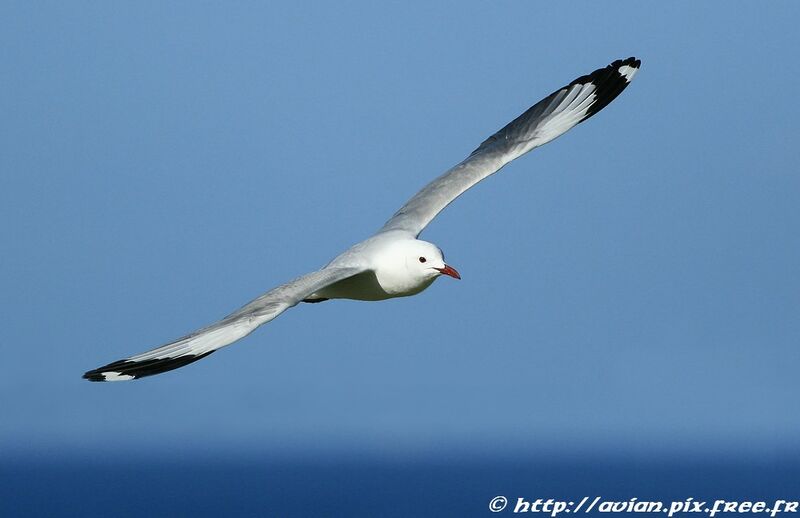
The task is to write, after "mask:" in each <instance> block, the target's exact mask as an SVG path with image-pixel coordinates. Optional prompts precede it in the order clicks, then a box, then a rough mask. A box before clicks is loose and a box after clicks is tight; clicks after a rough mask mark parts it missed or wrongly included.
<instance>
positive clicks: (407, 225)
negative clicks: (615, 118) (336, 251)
mask: <svg viewBox="0 0 800 518" xmlns="http://www.w3.org/2000/svg"><path fill="white" fill-rule="evenodd" d="M640 65H641V62H640V61H639V60H638V59H635V58H632V57H631V58H627V59H623V60H617V61H614V62H613V63H611V64H610V65H608V66H607V67H605V68H601V69H598V70H595V71H594V72H592V73H591V74H588V75H585V76H581V77H579V78H578V79H576V80H574V81H573V82H571V83H570V84H568V85H567V86H565V87H563V88H561V89H559V90H557V91H555V92H553V93H552V94H550V95H549V96H547V97H545V98H544V99H542V100H541V101H539V102H538V103H536V104H535V105H533V106H532V107H531V108H529V109H528V110H527V111H526V112H525V113H523V114H522V115H520V116H519V117H517V118H516V119H514V120H513V121H511V122H510V123H509V124H508V125H506V126H505V127H504V128H502V129H501V130H500V131H498V132H497V133H495V134H494V135H492V136H491V137H489V138H488V139H486V140H485V141H484V142H483V143H482V144H481V145H480V146H479V147H478V148H477V149H476V150H475V151H473V152H472V153H471V154H470V155H469V157H467V158H466V160H464V161H463V162H461V163H460V164H458V165H456V166H455V167H453V168H452V169H450V170H449V171H447V172H446V173H444V174H443V175H441V176H440V177H439V178H437V179H436V180H434V181H432V182H431V183H429V184H428V185H426V186H425V187H424V188H423V189H422V190H421V191H419V192H418V193H417V194H416V195H414V197H413V198H411V199H410V200H408V202H407V203H406V204H405V205H403V207H402V208H401V209H400V210H398V211H397V212H396V213H395V214H394V216H392V218H391V219H390V220H389V221H387V222H386V224H385V225H384V226H383V227H382V228H381V229H380V230H379V231H378V233H380V232H388V231H391V230H401V231H405V232H409V233H412V234H414V235H415V236H416V235H419V233H420V232H422V230H423V229H424V228H425V227H426V226H427V225H428V223H430V222H431V220H433V218H434V217H436V215H437V214H439V212H441V211H442V209H444V208H445V207H446V206H447V205H449V204H450V202H452V201H453V200H455V199H456V198H457V197H458V196H459V195H461V193H463V192H464V191H466V190H467V189H469V188H470V187H472V186H473V185H475V184H476V183H478V182H480V181H481V180H483V179H484V178H486V177H487V176H490V175H492V174H494V173H496V172H497V171H499V170H500V168H502V167H503V166H504V165H506V164H507V163H509V162H511V161H512V160H514V159H516V158H519V157H520V156H522V155H524V154H525V153H527V152H528V151H530V150H532V149H534V148H536V147H539V146H541V145H543V144H546V143H548V142H550V141H551V140H553V139H555V138H556V137H558V136H560V135H563V134H564V133H566V132H567V131H568V130H569V129H570V128H572V127H573V126H575V125H577V124H579V123H580V122H583V121H585V120H586V119H588V118H589V117H591V116H592V115H594V114H595V113H597V112H598V111H600V110H601V109H603V108H604V107H605V106H606V105H607V104H608V103H610V102H611V101H613V100H614V98H615V97H617V96H618V95H619V94H620V92H622V91H623V90H624V89H625V87H626V86H628V84H629V83H630V81H631V79H633V76H634V75H635V74H636V72H637V71H638V70H639V66H640Z"/></svg>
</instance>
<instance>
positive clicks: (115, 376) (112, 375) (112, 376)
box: [101, 371, 133, 381]
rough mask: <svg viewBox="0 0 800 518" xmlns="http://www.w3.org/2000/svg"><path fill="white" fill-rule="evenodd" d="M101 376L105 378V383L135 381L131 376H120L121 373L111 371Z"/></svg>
mask: <svg viewBox="0 0 800 518" xmlns="http://www.w3.org/2000/svg"><path fill="white" fill-rule="evenodd" d="M101 374H102V375H103V376H104V377H105V381H128V380H132V379H133V376H131V375H129V374H120V373H119V372H112V371H109V372H103V373H101Z"/></svg>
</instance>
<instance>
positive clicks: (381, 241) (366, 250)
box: [83, 58, 641, 381]
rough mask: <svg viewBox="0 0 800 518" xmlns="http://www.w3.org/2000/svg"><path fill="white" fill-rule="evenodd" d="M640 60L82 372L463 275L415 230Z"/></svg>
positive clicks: (578, 83)
mask: <svg viewBox="0 0 800 518" xmlns="http://www.w3.org/2000/svg"><path fill="white" fill-rule="evenodd" d="M640 64H641V63H640V61H639V60H638V59H635V58H627V59H624V60H618V61H615V62H613V63H611V64H610V65H608V66H607V67H604V68H601V69H598V70H595V71H594V72H592V73H591V74H588V75H585V76H581V77H579V78H577V79H575V80H574V81H572V82H571V83H570V84H568V85H567V86H565V87H563V88H560V89H558V90H556V91H555V92H553V93H552V94H550V95H549V96H547V97H545V98H544V99H542V100H541V101H540V102H538V103H536V104H535V105H533V106H532V107H531V108H529V109H528V110H526V111H525V112H524V113H523V114H522V115H520V116H519V117H517V118H516V119H514V120H513V121H511V122H510V123H509V124H507V125H506V126H504V127H503V128H502V129H500V130H499V131H498V132H496V133H495V134H493V135H492V136H490V137H489V138H488V139H486V140H485V141H483V143H481V145H480V146H478V148H477V149H475V151H473V152H472V153H471V154H470V155H469V156H468V157H467V158H466V159H465V160H463V161H462V162H461V163H459V164H458V165H456V166H455V167H453V168H452V169H450V170H449V171H447V172H446V173H444V174H443V175H441V176H440V177H438V178H436V179H435V180H434V181H432V182H431V183H429V184H428V185H426V186H425V187H424V188H423V189H422V190H420V191H419V192H418V193H417V194H415V195H414V196H413V197H412V198H411V199H410V200H409V201H408V202H407V203H406V204H405V205H403V207H401V208H400V210H398V211H397V212H396V213H395V214H394V216H392V217H391V218H390V219H389V221H387V222H386V224H385V225H384V226H383V227H382V228H381V229H380V230H379V231H378V232H377V233H376V234H375V235H373V236H371V237H369V238H368V239H365V240H364V241H361V242H360V243H357V244H355V245H353V246H352V247H350V248H349V249H347V250H346V251H345V252H343V253H341V254H339V255H338V256H336V257H335V258H334V259H333V260H332V261H331V262H330V263H328V264H327V265H326V266H325V267H324V268H322V269H320V270H318V271H315V272H311V273H309V274H306V275H303V276H301V277H298V278H296V279H294V280H292V281H290V282H288V283H286V284H283V285H281V286H278V287H277V288H274V289H272V290H270V291H268V292H267V293H265V294H264V295H261V296H260V297H258V298H256V299H255V300H253V301H251V302H249V303H248V304H246V305H244V306H243V307H241V308H240V309H238V310H237V311H234V312H233V313H231V314H230V315H228V316H226V317H225V318H223V319H222V320H220V321H219V322H216V323H214V324H212V325H210V326H208V327H205V328H203V329H200V330H198V331H195V332H193V333H190V334H188V335H186V336H184V337H182V338H179V339H177V340H174V341H172V342H170V343H168V344H166V345H163V346H161V347H158V348H156V349H152V350H150V351H146V352H144V353H141V354H137V355H134V356H130V357H128V358H125V359H123V360H119V361H116V362H113V363H110V364H108V365H104V366H103V367H100V368H97V369H93V370H91V371H89V372H87V373H85V374H84V375H83V377H84V378H85V379H88V380H89V381H122V380H131V379H136V378H141V377H144V376H151V375H153V374H159V373H161V372H166V371H169V370H172V369H176V368H178V367H182V366H183V365H187V364H189V363H192V362H194V361H197V360H199V359H201V358H204V357H206V356H208V355H209V354H211V353H212V352H214V351H216V350H217V349H220V348H222V347H224V346H226V345H229V344H231V343H233V342H235V341H237V340H239V339H241V338H244V337H245V336H247V335H248V334H250V333H251V332H253V330H255V329H256V328H257V327H258V326H260V325H262V324H265V323H267V322H269V321H270V320H272V319H274V318H275V317H277V316H278V315H280V314H281V313H283V312H284V311H286V310H287V309H289V308H290V307H293V306H296V305H297V304H299V303H300V302H321V301H323V300H328V299H354V300H365V301H377V300H385V299H390V298H394V297H408V296H411V295H416V294H418V293H420V292H422V291H423V290H425V289H426V288H428V287H429V286H430V285H431V284H433V282H434V281H435V280H436V279H437V278H438V277H440V276H441V275H448V276H450V277H454V278H456V279H460V278H461V276H460V275H459V273H458V272H457V271H456V270H455V269H454V268H452V267H451V266H449V265H448V264H446V263H445V262H444V255H443V254H442V251H441V250H440V249H439V247H437V246H436V245H434V244H432V243H429V242H427V241H422V240H420V239H418V236H419V234H420V232H422V230H424V228H425V227H426V226H427V225H428V223H430V222H431V220H432V219H433V218H434V217H436V215H437V214H438V213H439V212H441V211H442V209H444V208H445V207H446V206H447V205H449V204H450V203H451V202H452V201H453V200H455V199H456V198H457V197H458V196H460V195H461V194H462V193H463V192H464V191H466V190H467V189H469V188H470V187H472V186H473V185H475V184H476V183H478V182H479V181H481V180H483V179H485V178H487V177H488V176H490V175H492V174H494V173H496V172H497V171H499V170H500V169H501V168H502V167H503V166H504V165H506V164H507V163H509V162H511V161H512V160H515V159H516V158H519V157H520V156H522V155H524V154H525V153H527V152H528V151H531V150H532V149H535V148H536V147H538V146H541V145H543V144H546V143H547V142H550V141H551V140H553V139H554V138H556V137H558V136H560V135H562V134H564V133H565V132H567V131H568V130H569V129H570V128H572V127H574V126H575V125H577V124H579V123H580V122H582V121H584V120H586V119H588V118H589V117H591V116H592V115H594V114H595V113H597V112H598V111H600V110H601V109H602V108H604V107H605V106H606V105H608V103H610V102H611V101H612V100H613V99H614V98H616V97H617V95H619V94H620V92H622V90H624V89H625V87H627V85H628V84H629V83H630V81H631V79H633V76H634V75H635V74H636V72H637V71H638V70H639V66H640Z"/></svg>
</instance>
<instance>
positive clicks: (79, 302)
mask: <svg viewBox="0 0 800 518" xmlns="http://www.w3.org/2000/svg"><path fill="white" fill-rule="evenodd" d="M798 15H800V6H798V4H796V3H791V2H774V3H769V4H763V3H755V2H750V3H737V4H736V8H735V9H733V8H731V6H730V4H729V3H722V2H707V3H705V2H704V3H697V2H673V3H669V4H655V3H640V2H627V3H626V2H616V3H613V4H611V3H608V4H606V3H589V2H572V3H541V2H536V3H522V2H520V3H513V4H509V5H502V6H500V5H497V4H493V3H486V2H445V3H437V4H436V5H431V4H429V3H419V4H408V3H406V2H401V3H392V4H388V3H349V2H346V3H336V4H335V5H334V4H330V5H312V4H304V3H294V2H293V3H290V4H286V5H268V4H261V3H236V4H235V5H233V4H210V3H202V4H195V3H180V2H176V3H171V4H170V5H169V6H164V5H161V4H160V3H149V4H145V5H140V4H139V3H131V4H122V3H79V2H72V3H69V4H65V3H50V4H36V5H34V4H30V3H26V2H18V3H15V4H14V3H6V4H4V5H3V7H0V49H2V50H0V55H1V56H2V60H1V61H2V63H3V64H4V73H3V80H2V84H0V92H2V95H0V113H2V114H3V117H2V119H0V171H2V172H1V173H0V239H2V243H3V246H4V252H3V254H2V256H1V258H0V261H2V262H1V263H0V264H2V268H0V286H2V298H0V305H2V306H1V307H2V314H3V315H4V319H3V320H4V326H3V332H2V344H3V346H2V347H3V360H4V365H5V369H4V376H2V378H0V390H2V392H3V394H6V396H5V398H4V402H3V411H4V412H3V413H4V419H2V420H0V444H2V445H4V447H3V451H4V452H6V453H8V452H11V451H30V452H34V453H41V454H42V455H43V456H46V455H49V454H50V453H52V452H54V451H59V452H64V451H77V450H91V451H115V450H117V449H119V448H125V449H126V450H139V451H150V452H152V451H162V450H163V451H167V450H169V451H177V450H178V449H180V448H188V449H193V448H202V449H203V451H211V452H214V451H219V452H223V451H231V450H239V449H241V450H247V451H253V449H257V450H258V451H262V452H265V453H281V452H293V451H295V452H305V453H306V454H308V453H309V452H310V453H311V454H313V453H314V452H329V451H339V450H344V451H350V452H353V454H354V455H358V454H368V453H380V454H385V455H393V454H397V455H401V456H402V455H411V454H414V453H415V452H416V453H419V452H426V451H442V450H446V449H448V448H453V449H456V450H459V449H470V450H472V451H480V450H481V449H483V450H486V451H488V450H492V449H498V448H502V449H512V450H517V451H533V450H536V451H540V450H544V451H548V452H570V451H590V452H591V451H599V450H601V449H608V448H610V449H612V450H615V451H638V452H692V451H709V450H714V451H722V452H738V453H743V454H748V453H752V454H765V453H768V454H771V455H783V454H785V453H786V452H796V451H797V448H798V446H799V445H798V443H797V437H798V431H800V414H798V412H796V408H797V402H796V401H797V394H798V390H800V381H798V380H800V378H799V377H798V376H797V369H798V364H800V352H798V347H797V345H798V343H800V319H799V318H798V311H799V310H800V275H798V264H800V243H798V238H797V229H798V227H800V215H799V214H798V210H797V199H798V194H799V193H800V176H798V164H800V152H799V151H798V149H800V148H798V146H797V145H796V142H795V138H796V135H797V120H798V115H800V107H798V106H800V105H798V103H797V102H795V100H794V99H793V95H792V94H793V92H794V87H795V86H796V85H797V84H798V82H799V81H800V64H799V63H798V60H797V59H796V49H797V48H799V47H800V36H798V33H797V30H796V21H797V19H798ZM630 55H635V56H637V57H639V58H641V59H642V62H643V65H642V71H641V73H640V74H639V75H638V76H637V78H636V80H635V81H634V83H633V84H632V85H631V87H630V88H629V89H628V90H626V91H625V92H624V94H623V95H622V96H621V97H620V98H618V99H617V100H616V101H615V102H614V103H613V104H611V105H610V106H609V107H608V108H607V109H605V110H604V111H603V112H602V113H600V114H599V115H597V116H596V117H595V118H593V119H592V120H590V121H588V122H587V123H585V124H582V125H580V126H579V127H577V128H575V129H574V130H573V131H571V132H570V133H568V134H567V135H565V136H564V137H562V138H560V139H558V140H557V141H554V142H552V143H551V144H548V145H547V146H545V147H544V148H541V149H539V150H536V151H535V152H534V153H531V154H530V155H527V156H525V157H524V158H522V159H521V160H519V161H517V162H515V163H514V164H512V165H510V166H508V167H507V168H506V169H504V170H503V171H502V173H501V174H500V175H498V176H495V177H493V178H491V179H490V180H489V181H487V182H484V183H482V184H481V185H479V186H478V187H476V188H474V189H473V190H471V191H470V192H468V193H467V194H465V195H464V196H463V197H462V198H461V199H459V200H458V201H457V202H456V203H454V204H453V205H452V206H450V207H449V208H448V209H447V210H446V211H445V212H444V213H442V214H441V215H440V216H439V217H438V218H437V220H436V221H435V222H434V223H433V224H432V225H431V226H430V227H429V228H428V230H427V231H426V232H425V233H424V234H423V237H424V238H425V239H427V240H430V241H433V242H435V243H436V244H438V245H439V246H440V247H441V248H442V249H443V250H444V251H445V253H446V255H447V259H448V262H450V263H452V264H453V265H454V266H455V267H456V268H458V270H459V271H460V272H461V274H462V276H463V280H462V281H461V282H456V281H452V280H450V279H442V280H439V281H438V282H436V283H435V284H434V286H433V287H432V288H430V289H429V290H427V291H426V292H425V293H423V294H422V295H420V296H417V297H413V298H409V299H401V300H393V301H387V302H382V303H358V302H335V303H326V304H318V305H313V306H300V307H298V308H295V309H293V310H291V311H289V312H287V313H286V314H284V315H283V316H281V317H280V318H279V319H277V320H276V321H274V322H272V323H270V324H269V325H268V326H265V327H263V328H261V329H259V330H258V331H257V332H256V333H254V334H253V335H251V336H249V337H248V338H246V339H245V340H243V341H242V342H241V343H238V344H237V345H235V346H233V347H230V348H228V349H225V350H223V351H221V352H219V353H217V354H215V355H213V356H211V357H209V358H208V359H206V360H203V361H201V362H198V363H196V364H194V365H192V366H190V367H187V368H184V369H181V370H178V371H175V372H172V373H169V374H166V375H163V376H158V377H154V378H149V379H146V380H142V381H140V382H136V383H119V384H102V385H98V384H90V383H87V382H85V381H83V380H81V379H80V376H81V374H82V373H83V372H84V371H85V370H87V369H90V368H94V367H97V366H99V365H101V364H104V363H106V362H109V361H112V360H116V359H119V358H121V357H124V356H127V355H129V354H132V353H136V352H140V351H142V350H145V349H149V348H151V347H154V346H157V345H160V344H161V343H163V342H165V341H168V340H170V339H172V338H175V337H177V336H180V335H182V334H184V333H186V332H188V331H190V330H193V329H196V328H198V327H201V326H203V325H205V324H208V323H210V322H212V321H214V320H216V319H217V318H219V317H221V316H223V315H225V314H227V313H228V312H230V311H231V310H233V309H235V308H237V307H239V306H240V305H242V304H243V303H245V302H247V301H248V300H250V299H252V298H254V297H255V296H257V295H259V294H260V293H262V292H263V291H266V290H267V289H269V288H271V287H273V286H274V285H276V284H279V283H281V282H283V281H285V280H288V279H289V278H291V277H293V276H296V275H298V274H302V273H305V272H307V271H309V270H311V269H315V268H317V267H319V266H321V265H322V264H324V263H325V262H326V261H327V260H329V259H330V258H332V257H333V256H335V255H336V254H337V253H338V252H339V251H341V250H342V249H344V248H346V247H347V246H349V245H350V244H351V243H353V242H356V241H359V240H361V239H363V238H364V237H366V236H368V235H369V234H370V233H372V232H373V231H374V230H376V229H377V228H379V227H380V226H381V224H382V223H383V222H384V221H385V220H386V219H387V218H388V217H389V216H390V215H391V214H392V213H393V212H394V210H396V209H397V208H398V207H399V206H400V205H401V204H402V203H403V202H404V201H405V200H406V199H407V198H408V197H409V196H411V195H412V194H413V193H414V192H416V190H418V189H419V188H420V187H422V186H423V185H424V184H425V183H426V182H428V181H429V180H431V179H432V178H434V177H435V176H437V175H438V174H440V173H441V172H442V171H444V170H445V169H447V168H448V167H450V166H451V165H453V164H455V163H456V162H458V161H460V160H461V159H462V158H463V157H464V156H465V155H466V154H468V153H469V152H470V151H471V150H472V149H474V147H476V146H477V144H479V143H480V142H481V141H482V140H483V139H484V138H486V137H487V136H488V135H489V134H491V133H492V132H494V131H495V130H496V129H498V128H499V127H501V126H503V125H504V124H505V123H506V122H508V121H510V120H511V119H512V118H514V117H516V116H517V115H518V114H519V113H521V112H522V111H523V110H524V109H526V108H527V107H528V106H530V105H531V104H533V103H534V102H536V101H538V100H539V99H540V98H542V97H544V96H545V95H547V94H549V93H550V92H551V91H553V90H555V89H556V88H558V87H560V86H562V85H563V84H565V83H567V82H569V81H571V80H572V79H574V78H575V77H577V76H579V75H582V74H585V73H588V72H590V71H592V70H594V69H595V68H598V67H601V66H605V65H606V64H608V63H609V62H611V61H612V60H614V59H617V58H623V57H627V56H630Z"/></svg>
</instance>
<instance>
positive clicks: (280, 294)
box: [83, 268, 363, 381]
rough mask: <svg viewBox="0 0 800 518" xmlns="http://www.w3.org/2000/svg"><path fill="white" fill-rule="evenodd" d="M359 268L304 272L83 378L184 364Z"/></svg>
mask: <svg viewBox="0 0 800 518" xmlns="http://www.w3.org/2000/svg"><path fill="white" fill-rule="evenodd" d="M362 271H363V268H324V269H322V270H319V271H316V272H313V273H309V274H307V275H303V276H302V277H298V278H297V279H294V280H293V281H290V282H287V283H286V284H283V285H281V286H278V287H277V288H274V289H272V290H270V291H268V292H267V293H265V294H264V295H261V296H260V297H258V298H257V299H255V300H253V301H252V302H249V303H248V304H246V305H245V306H243V307H242V308H241V309H239V310H237V311H235V312H233V313H231V314H230V315H228V316H227V317H225V318H223V319H222V320H220V321H219V322H216V323H214V324H211V325H210V326H208V327H204V328H203V329H200V330H198V331H195V332H194V333H191V334H189V335H186V336H184V337H183V338H179V339H177V340H175V341H174V342H170V343H168V344H166V345H163V346H161V347H159V348H158V349H153V350H151V351H147V352H144V353H141V354H137V355H135V356H131V357H129V358H125V359H124V360H119V361H116V362H113V363H109V364H108V365H104V366H103V367H99V368H97V369H94V370H90V371H89V372H87V373H86V374H84V375H83V377H84V378H85V379H87V380H89V381H124V380H132V379H137V378H142V377H144V376H152V375H153V374H159V373H162V372H166V371H169V370H172V369H177V368H178V367H183V366H184V365H187V364H189V363H192V362H195V361H197V360H199V359H201V358H205V357H206V356H208V355H209V354H211V353H213V352H214V351H216V350H217V349H219V348H221V347H225V346H226V345H229V344H232V343H233V342H235V341H236V340H239V339H241V338H244V337H245V336H247V335H249V334H250V333H252V332H253V330H254V329H255V328H257V327H258V326H260V325H261V324H265V323H267V322H269V321H270V320H272V319H273V318H275V317H277V316H278V315H280V314H281V313H283V312H284V311H286V310H287V309H289V308H290V307H292V306H295V305H297V303H298V302H300V301H301V300H303V299H304V298H305V297H307V296H309V295H311V294H312V293H314V292H315V291H318V290H320V289H322V288H324V287H325V286H328V285H330V284H333V283H334V282H337V281H340V280H342V279H346V278H348V277H352V276H353V275H356V274H358V273H361V272H362Z"/></svg>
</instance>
